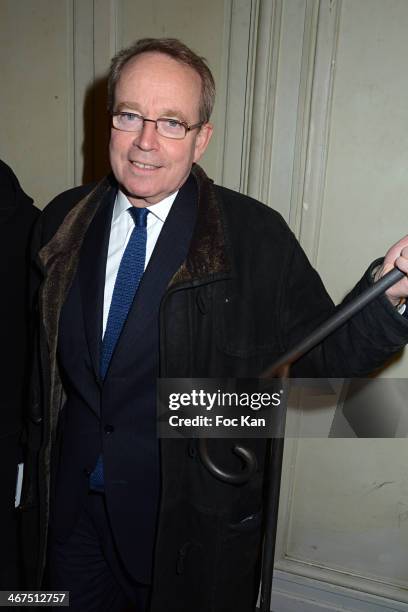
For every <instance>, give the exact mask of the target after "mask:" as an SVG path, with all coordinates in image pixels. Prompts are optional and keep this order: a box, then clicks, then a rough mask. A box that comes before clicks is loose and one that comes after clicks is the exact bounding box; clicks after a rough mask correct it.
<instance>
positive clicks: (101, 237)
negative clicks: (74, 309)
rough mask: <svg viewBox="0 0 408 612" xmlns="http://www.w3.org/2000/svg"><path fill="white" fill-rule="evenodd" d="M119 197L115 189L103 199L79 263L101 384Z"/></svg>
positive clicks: (89, 336)
mask: <svg viewBox="0 0 408 612" xmlns="http://www.w3.org/2000/svg"><path fill="white" fill-rule="evenodd" d="M116 193H117V191H116V190H114V189H112V190H110V191H109V192H108V193H107V194H106V195H105V197H104V198H103V200H102V202H101V204H100V206H99V208H98V212H97V213H96V215H95V217H94V219H93V221H92V223H91V225H90V227H89V229H88V231H87V233H86V236H85V239H84V242H83V245H82V250H81V257H80V262H79V282H80V288H81V297H82V309H83V313H84V325H85V334H86V338H87V342H88V350H89V353H90V356H91V360H92V364H93V367H94V371H95V376H96V380H99V362H100V348H101V339H102V318H103V298H104V288H105V271H106V260H107V256H108V246H109V236H110V227H111V221H112V212H113V205H114V202H115V197H116Z"/></svg>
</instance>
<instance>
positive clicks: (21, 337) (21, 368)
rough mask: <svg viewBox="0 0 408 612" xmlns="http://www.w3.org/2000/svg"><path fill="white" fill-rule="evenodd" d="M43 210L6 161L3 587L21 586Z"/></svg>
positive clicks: (1, 235)
mask: <svg viewBox="0 0 408 612" xmlns="http://www.w3.org/2000/svg"><path fill="white" fill-rule="evenodd" d="M38 213H39V211H38V210H37V209H36V208H35V206H33V201H32V199H31V198H30V197H28V196H27V195H26V194H25V193H24V191H23V190H22V188H21V187H20V183H19V182H18V180H17V177H16V176H15V174H14V172H13V171H12V169H11V168H10V167H9V166H7V164H5V163H4V162H3V161H0V248H1V255H2V256H1V258H0V266H1V278H2V294H3V299H2V300H1V302H0V320H1V321H2V325H1V332H0V341H1V347H2V352H3V360H2V369H1V400H0V406H1V409H0V483H1V493H0V525H1V543H2V545H1V551H0V589H2V590H5V589H17V588H21V586H22V583H21V575H20V562H21V560H20V554H19V545H18V533H17V532H18V524H17V523H18V521H17V518H18V516H17V513H16V510H15V507H14V501H15V493H16V480H17V466H18V464H19V463H20V462H21V461H22V457H21V453H22V449H21V446H20V443H21V440H20V438H21V432H22V427H23V405H24V400H25V399H26V398H25V393H24V390H25V389H26V383H27V363H26V362H27V345H28V342H27V340H28V338H27V336H28V330H27V322H28V316H27V314H28V313H27V310H26V304H27V280H28V267H29V257H28V245H29V239H30V233H31V230H32V226H33V224H34V222H35V220H36V218H37V216H38Z"/></svg>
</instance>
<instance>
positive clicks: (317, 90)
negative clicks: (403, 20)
mask: <svg viewBox="0 0 408 612" xmlns="http://www.w3.org/2000/svg"><path fill="white" fill-rule="evenodd" d="M341 6H342V0H319V6H318V19H317V20H316V22H315V24H313V25H312V28H313V35H312V37H311V41H312V42H311V43H310V49H311V50H313V52H314V58H313V61H312V58H311V59H310V68H309V76H308V80H309V82H310V86H309V87H307V89H308V90H309V91H310V115H309V121H308V126H307V130H305V135H304V137H303V138H302V137H301V138H300V140H301V141H302V144H301V145H300V147H299V150H301V151H302V150H305V159H304V162H303V163H302V162H301V163H300V166H302V165H303V168H304V173H303V181H302V185H303V193H302V192H300V191H297V190H296V188H294V190H293V193H292V205H291V210H292V211H294V217H293V227H294V230H295V233H296V234H297V236H298V238H299V241H300V243H301V245H302V246H303V248H304V249H305V251H306V253H307V255H308V257H309V259H310V261H311V262H312V264H316V260H317V253H318V248H319V238H320V229H321V220H322V209H323V199H324V189H325V182H326V169H327V155H328V148H329V139H330V120H331V112H332V101H333V85H334V75H335V66H336V55H337V44H338V35H339V27H340V14H341ZM313 39H314V42H313ZM300 129H301V128H300ZM295 176H296V175H295ZM299 178H300V177H299ZM299 182H300V181H299Z"/></svg>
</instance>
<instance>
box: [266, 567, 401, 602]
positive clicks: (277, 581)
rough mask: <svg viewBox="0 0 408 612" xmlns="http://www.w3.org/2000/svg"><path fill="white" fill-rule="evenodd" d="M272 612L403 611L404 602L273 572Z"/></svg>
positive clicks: (287, 573)
mask: <svg viewBox="0 0 408 612" xmlns="http://www.w3.org/2000/svg"><path fill="white" fill-rule="evenodd" d="M271 610H272V611H273V612H293V611H294V610H296V612H340V611H343V612H344V610H348V611H349V612H406V610H407V604H406V603H404V601H398V600H397V599H395V598H391V597H387V596H386V595H385V596H381V595H374V594H369V593H366V592H363V591H361V590H356V589H352V588H347V587H344V586H339V585H336V584H333V583H328V582H325V581H322V580H319V579H313V578H309V577H305V576H301V575H296V574H292V573H290V572H285V571H279V570H277V571H275V573H274V581H273V589H272V607H271Z"/></svg>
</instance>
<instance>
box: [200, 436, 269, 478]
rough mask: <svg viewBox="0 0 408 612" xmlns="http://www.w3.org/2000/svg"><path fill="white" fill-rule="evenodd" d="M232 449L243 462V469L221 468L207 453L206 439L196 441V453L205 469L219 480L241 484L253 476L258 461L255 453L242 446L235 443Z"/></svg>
mask: <svg viewBox="0 0 408 612" xmlns="http://www.w3.org/2000/svg"><path fill="white" fill-rule="evenodd" d="M232 451H233V452H234V453H235V454H236V455H237V456H238V457H239V458H240V459H242V461H243V463H244V469H243V470H241V471H239V472H235V473H234V472H227V471H226V470H223V469H222V468H220V467H219V466H217V465H216V464H215V463H214V462H213V460H212V459H210V456H209V454H208V446H207V440H206V439H205V438H200V439H199V441H198V454H199V456H200V459H201V461H202V463H203V464H204V466H205V467H206V468H207V470H208V471H209V472H210V473H211V474H212V475H213V476H215V478H218V480H221V481H222V482H226V483H228V484H235V485H243V484H245V483H246V482H248V480H249V479H250V478H251V477H252V476H253V474H254V473H255V471H256V469H257V467H258V462H257V460H256V456H255V454H254V453H253V452H252V451H251V450H249V449H247V448H245V447H244V446H238V445H237V444H236V445H235V446H234V447H233V449H232Z"/></svg>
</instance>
